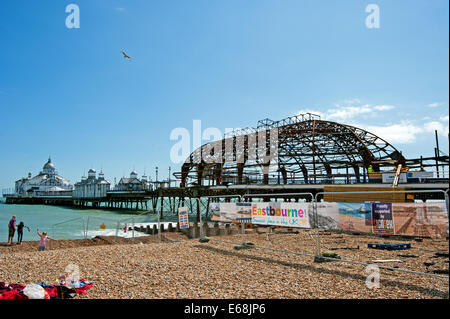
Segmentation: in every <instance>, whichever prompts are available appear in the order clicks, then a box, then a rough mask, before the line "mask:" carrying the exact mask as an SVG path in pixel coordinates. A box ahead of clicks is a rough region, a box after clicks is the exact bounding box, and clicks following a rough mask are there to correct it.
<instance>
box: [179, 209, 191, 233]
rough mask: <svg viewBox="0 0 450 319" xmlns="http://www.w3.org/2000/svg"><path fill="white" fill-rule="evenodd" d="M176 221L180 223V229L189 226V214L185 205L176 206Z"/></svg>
mask: <svg viewBox="0 0 450 319" xmlns="http://www.w3.org/2000/svg"><path fill="white" fill-rule="evenodd" d="M178 222H179V223H180V229H186V228H189V215H188V208H187V207H180V208H178Z"/></svg>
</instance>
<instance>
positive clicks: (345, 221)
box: [338, 203, 372, 233]
mask: <svg viewBox="0 0 450 319" xmlns="http://www.w3.org/2000/svg"><path fill="white" fill-rule="evenodd" d="M338 212H339V228H341V229H344V230H349V231H354V232H360V233H370V232H372V204H371V203H338Z"/></svg>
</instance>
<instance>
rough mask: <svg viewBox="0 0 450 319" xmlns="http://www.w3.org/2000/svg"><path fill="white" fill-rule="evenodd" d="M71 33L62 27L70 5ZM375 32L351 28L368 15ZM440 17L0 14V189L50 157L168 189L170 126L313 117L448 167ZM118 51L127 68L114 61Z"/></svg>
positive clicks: (215, 1)
mask: <svg viewBox="0 0 450 319" xmlns="http://www.w3.org/2000/svg"><path fill="white" fill-rule="evenodd" d="M71 3H74V4H77V5H78V6H79V8H80V28H79V29H68V28H66V25H65V20H66V17H67V16H68V15H69V14H68V13H66V12H65V8H66V6H67V5H68V4H71ZM371 3H374V4H377V5H378V6H379V8H380V28H378V29H369V28H367V27H366V25H365V20H366V17H367V16H368V15H369V14H368V13H366V12H365V8H366V6H367V5H368V4H371ZM448 6H449V4H448V1H447V0H432V1H412V0H403V1H402V0H397V1H375V0H372V1H360V0H348V1H335V0H328V1H325V0H321V1H312V0H311V1H306V0H283V1H279V0H277V1H276V0H245V1H244V0H226V1H225V0H192V1H178V0H177V1H175V0H168V1H162V0H158V1H150V0H127V1H125V0H122V1H119V0H89V1H87V0H71V1H61V0H58V1H33V0H29V1H23V0H17V1H2V2H1V3H0V44H1V51H0V52H1V53H0V110H1V116H0V125H1V128H2V142H1V145H2V148H1V156H0V167H1V170H0V187H1V188H6V187H12V186H13V183H14V181H15V180H16V179H18V178H20V177H22V176H25V175H26V174H27V173H28V172H31V173H32V174H33V175H34V174H36V173H38V171H40V170H41V169H42V165H43V164H44V162H45V161H46V160H47V158H48V156H49V155H51V157H52V160H53V162H54V163H55V165H56V167H57V169H58V170H59V171H60V173H61V174H62V175H63V176H65V177H67V178H68V179H70V180H71V181H72V182H75V181H77V180H79V179H80V177H81V175H82V174H83V172H87V170H88V169H89V168H90V167H94V168H95V169H97V170H100V169H103V171H104V173H105V175H106V177H107V178H108V179H110V180H114V177H116V178H117V179H119V178H120V177H122V176H124V175H127V176H128V174H129V172H130V171H131V170H132V169H133V168H134V169H135V170H136V171H137V172H138V173H139V174H142V173H143V172H144V170H146V172H147V174H150V175H151V176H152V177H154V175H155V167H156V166H158V167H159V177H160V178H161V177H164V178H166V177H167V175H168V167H169V166H171V167H172V172H174V171H179V168H180V164H176V163H171V161H170V156H169V154H170V149H171V147H172V146H173V145H174V144H175V142H176V141H171V140H170V139H169V137H170V132H171V131H172V130H173V129H174V128H177V127H184V128H187V129H188V130H190V131H192V121H193V120H195V119H199V120H201V121H202V127H203V128H207V127H216V128H218V129H220V130H222V131H224V130H225V128H239V127H241V128H242V127H248V126H256V123H257V121H258V120H260V119H263V118H267V117H268V118H271V119H274V120H278V119H282V118H285V117H288V116H291V115H295V114H297V113H299V112H302V111H314V112H317V113H320V114H322V116H323V117H324V118H326V119H330V120H334V121H338V122H343V123H348V124H354V125H358V126H361V127H363V128H366V129H368V130H370V131H372V132H374V133H376V134H378V135H380V136H381V137H384V138H386V139H387V140H388V141H390V142H391V143H392V144H393V145H394V146H395V147H397V149H399V150H401V151H402V152H403V153H404V154H405V155H406V157H418V156H420V155H424V156H432V155H433V152H434V145H435V142H434V130H435V129H437V130H439V132H440V135H439V138H440V148H441V150H442V151H443V152H444V153H446V154H448V122H449V118H448V114H449V113H448V106H449V105H448V104H449V93H448V86H449V83H448V82H449V74H448V70H449V64H448V63H449V62H448V61H449V51H448V47H449V42H448V41H449V34H448V29H449V15H448V12H449V7H448ZM121 50H125V51H126V53H127V54H128V55H130V56H131V57H132V60H131V61H127V60H126V59H124V58H123V56H122V55H121V53H120V51H121Z"/></svg>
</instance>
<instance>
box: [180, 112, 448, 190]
mask: <svg viewBox="0 0 450 319" xmlns="http://www.w3.org/2000/svg"><path fill="white" fill-rule="evenodd" d="M274 133H275V134H274ZM271 135H272V136H273V135H275V136H276V135H277V139H276V141H275V142H276V143H274V144H273V145H272V142H273V140H270V138H271ZM274 145H275V147H276V150H274ZM252 151H253V152H252ZM274 151H275V152H274ZM269 160H270V162H269ZM437 160H439V161H441V162H443V163H446V164H447V165H448V156H446V157H442V158H439V159H437ZM399 164H402V166H403V167H405V166H409V167H410V168H418V167H421V168H423V167H424V166H429V165H424V162H423V160H419V159H416V160H406V159H405V158H404V156H403V155H402V153H401V152H399V151H398V150H397V149H396V148H395V147H394V146H392V145H391V144H389V143H388V142H387V141H385V140H384V139H382V138H380V137H378V136H376V135H375V134H372V133H370V132H368V131H365V130H363V129H361V128H357V127H354V126H350V125H345V124H340V123H336V122H330V121H325V120H321V119H320V116H318V115H315V114H311V113H306V114H300V115H297V116H292V117H288V118H286V119H282V120H280V121H273V120H270V119H264V120H261V121H259V122H258V126H257V128H246V129H242V130H237V131H233V132H231V133H228V134H227V135H226V136H225V138H224V139H222V140H219V141H214V142H211V143H207V144H204V145H202V146H201V147H199V148H198V149H196V150H195V151H194V152H192V153H191V154H190V156H189V157H188V158H187V159H186V161H185V163H184V164H183V165H182V168H181V172H179V173H174V176H176V177H177V178H180V179H181V184H180V186H181V187H186V186H188V184H189V183H190V184H191V185H203V184H204V183H205V182H209V183H210V184H211V183H212V184H213V185H224V184H225V185H227V184H280V183H283V184H286V183H288V182H295V181H296V180H297V181H299V180H300V182H301V183H317V181H318V180H320V181H323V179H324V178H332V177H346V178H348V177H349V176H351V177H353V178H356V180H357V182H359V181H360V178H361V170H360V169H361V168H363V169H362V174H363V175H364V177H365V172H366V171H365V169H367V168H368V167H369V166H372V169H373V172H380V171H383V170H392V169H394V168H395V167H397V166H398V165H399ZM364 168H365V169H364ZM270 172H272V173H274V175H277V176H278V177H277V178H275V179H272V180H270V178H269V173H270ZM296 175H297V176H296Z"/></svg>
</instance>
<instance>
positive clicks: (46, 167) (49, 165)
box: [43, 158, 55, 170]
mask: <svg viewBox="0 0 450 319" xmlns="http://www.w3.org/2000/svg"><path fill="white" fill-rule="evenodd" d="M43 169H44V170H54V169H55V165H53V163H52V160H51V159H50V158H48V161H47V163H45V164H44V167H43Z"/></svg>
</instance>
